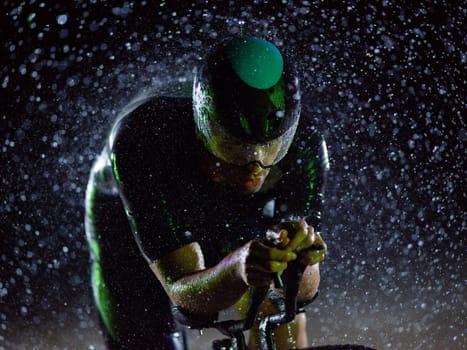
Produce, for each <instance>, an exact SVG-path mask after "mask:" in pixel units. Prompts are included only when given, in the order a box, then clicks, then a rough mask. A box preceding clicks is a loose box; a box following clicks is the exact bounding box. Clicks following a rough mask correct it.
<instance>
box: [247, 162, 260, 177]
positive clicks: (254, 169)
mask: <svg viewBox="0 0 467 350" xmlns="http://www.w3.org/2000/svg"><path fill="white" fill-rule="evenodd" d="M249 167H250V172H251V173H252V174H253V175H257V174H259V172H260V171H261V169H262V167H261V165H260V163H259V162H257V161H256V162H252V163H251V164H250V166H249Z"/></svg>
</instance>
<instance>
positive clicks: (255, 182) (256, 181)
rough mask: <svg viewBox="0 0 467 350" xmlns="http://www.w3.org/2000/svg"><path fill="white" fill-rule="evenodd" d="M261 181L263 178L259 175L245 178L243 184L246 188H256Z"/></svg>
mask: <svg viewBox="0 0 467 350" xmlns="http://www.w3.org/2000/svg"><path fill="white" fill-rule="evenodd" d="M262 182H263V179H262V178H261V177H259V178H255V179H247V180H246V181H244V182H243V185H244V186H245V187H246V188H256V187H258V186H259V185H261V183H262Z"/></svg>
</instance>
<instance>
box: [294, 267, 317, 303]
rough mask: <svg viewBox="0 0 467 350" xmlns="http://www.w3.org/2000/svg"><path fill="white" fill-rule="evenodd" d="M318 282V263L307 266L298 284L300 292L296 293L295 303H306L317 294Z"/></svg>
mask: <svg viewBox="0 0 467 350" xmlns="http://www.w3.org/2000/svg"><path fill="white" fill-rule="evenodd" d="M319 282H320V274H319V263H317V264H313V265H308V266H307V268H306V269H305V271H304V272H303V276H302V280H301V282H300V290H299V292H298V296H297V301H298V302H307V301H310V300H312V299H313V298H314V296H315V295H316V293H317V292H318V288H319Z"/></svg>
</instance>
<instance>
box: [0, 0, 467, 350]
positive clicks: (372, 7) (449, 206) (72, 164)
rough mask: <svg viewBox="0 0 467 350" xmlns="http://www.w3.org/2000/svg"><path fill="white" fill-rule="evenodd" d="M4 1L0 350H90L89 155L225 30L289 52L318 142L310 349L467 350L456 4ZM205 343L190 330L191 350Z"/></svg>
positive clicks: (183, 75)
mask: <svg viewBox="0 0 467 350" xmlns="http://www.w3.org/2000/svg"><path fill="white" fill-rule="evenodd" d="M0 6H1V9H2V11H1V15H2V18H1V23H2V25H1V29H0V44H1V45H0V63H1V64H0V102H1V109H0V176H1V182H0V184H1V185H0V230H1V231H0V239H1V248H0V249H1V250H0V350H4V349H32V348H36V349H99V348H101V344H102V343H101V339H100V335H99V332H98V329H97V316H96V312H95V310H94V308H93V304H92V295H91V291H90V289H89V286H88V280H89V276H88V269H89V266H88V263H89V253H88V249H87V246H86V240H85V235H84V230H83V200H84V192H85V188H86V182H87V176H88V173H89V170H90V166H91V164H92V160H93V159H94V157H95V155H96V154H97V153H98V152H99V151H100V148H101V147H102V145H103V142H104V139H105V136H106V133H107V131H108V128H109V126H110V124H111V122H112V120H113V119H114V118H115V116H116V115H117V114H118V112H119V110H120V109H121V108H122V107H123V106H124V105H125V104H127V103H128V102H129V101H130V100H131V99H132V98H134V97H135V96H137V95H138V94H141V93H142V92H143V91H146V90H158V89H163V87H164V86H166V85H167V84H170V83H173V82H177V83H181V84H184V83H186V82H189V81H190V79H191V78H192V75H193V67H194V66H195V64H196V61H197V60H198V59H199V58H200V57H201V56H202V55H203V54H205V53H206V51H207V50H208V49H209V47H210V46H211V45H212V44H213V43H215V42H216V41H217V40H219V39H221V38H223V37H225V36H226V35H231V34H236V33H239V32H244V33H250V34H256V35H259V36H263V37H265V38H267V39H269V40H272V41H274V42H275V43H276V44H277V45H278V46H280V47H282V48H284V49H288V50H290V51H293V53H294V54H295V56H296V57H297V62H296V64H297V66H298V68H299V71H300V74H301V76H302V77H303V78H302V88H303V100H304V113H303V115H304V117H306V118H309V120H310V123H312V124H313V125H314V126H315V127H316V128H318V129H320V130H321V131H322V132H323V134H324V135H325V137H326V139H327V142H328V147H329V155H330V159H331V168H332V170H331V176H330V180H329V186H328V193H327V199H326V211H325V214H324V230H323V237H324V238H325V240H326V241H327V243H328V247H329V256H328V259H327V261H325V262H324V263H323V264H322V286H321V291H320V296H319V298H318V300H317V301H316V302H315V303H314V304H313V305H312V306H311V307H310V310H309V313H308V314H309V319H310V335H311V337H310V338H311V339H312V341H313V343H314V344H330V343H363V344H367V345H372V346H375V347H377V348H379V349H453V350H455V349H465V333H464V332H465V331H464V329H465V324H464V319H465V302H466V301H465V297H464V295H465V279H466V274H465V272H464V271H465V268H466V266H465V259H464V252H465V247H464V243H465V226H466V224H465V203H466V198H465V177H466V174H465V173H466V171H465V164H464V159H465V142H466V139H467V137H466V129H465V118H463V114H464V111H465V102H464V101H465V62H466V51H465V47H466V46H465V34H466V33H465V18H466V6H465V3H462V2H458V3H457V2H452V1H449V2H448V1H445V2H443V1H422V2H401V1H389V0H387V1H370V2H356V1H350V2H341V1H327V2H321V1H282V2H280V1H274V2H273V1H269V2H268V1H252V2H249V5H245V4H241V2H236V1H197V2H192V3H188V2H187V3H185V4H183V5H180V4H178V5H176V2H175V1H170V2H169V1H168V2H167V3H166V2H151V1H142V2H129V1H113V2H110V1H97V0H94V1H93V0H88V1H74V2H66V1H53V2H52V1H50V2H48V1H34V0H28V1H24V2H21V3H19V2H16V1H3V2H1V5H0ZM209 336H210V335H209ZM209 336H206V335H205V336H203V337H200V336H199V335H197V333H193V338H195V340H196V341H197V344H198V345H197V346H198V347H199V348H202V347H203V346H204V345H201V344H204V343H203V342H206V341H207V340H209V339H206V338H207V337H209Z"/></svg>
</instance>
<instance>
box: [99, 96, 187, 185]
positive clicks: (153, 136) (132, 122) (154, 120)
mask: <svg viewBox="0 0 467 350" xmlns="http://www.w3.org/2000/svg"><path fill="white" fill-rule="evenodd" d="M193 125H194V121H193V118H192V109H191V98H179V97H152V98H148V99H144V100H142V101H140V102H139V103H134V104H133V105H131V106H129V107H128V108H126V109H125V110H124V112H123V113H122V115H121V116H120V117H118V118H117V120H116V122H115V123H114V125H113V127H112V130H111V132H110V135H109V138H108V143H107V149H108V151H109V158H110V160H111V162H112V167H113V172H114V175H115V177H116V179H117V181H118V182H121V181H122V180H124V181H123V182H128V181H129V177H131V178H133V177H135V176H136V175H135V174H153V175H156V174H155V173H154V171H153V170H156V171H158V172H162V171H163V169H161V166H162V165H164V164H166V166H167V161H166V160H167V159H169V158H170V159H173V158H174V157H175V155H177V152H179V148H180V147H181V146H177V145H179V144H180V143H179V142H178V141H179V140H189V138H190V135H191V137H193V134H194V132H193V128H194V126H193ZM165 170H167V169H165ZM141 176H142V175H141ZM135 181H136V179H135Z"/></svg>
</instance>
